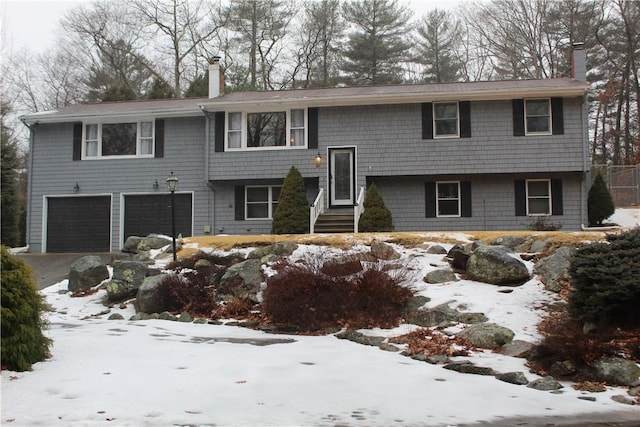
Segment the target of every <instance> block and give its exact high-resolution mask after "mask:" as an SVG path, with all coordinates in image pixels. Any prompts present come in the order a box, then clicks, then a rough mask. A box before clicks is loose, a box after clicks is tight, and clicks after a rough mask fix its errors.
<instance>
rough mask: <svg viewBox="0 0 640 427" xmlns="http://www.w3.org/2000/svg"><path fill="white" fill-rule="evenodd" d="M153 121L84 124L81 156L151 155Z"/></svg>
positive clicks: (152, 150)
mask: <svg viewBox="0 0 640 427" xmlns="http://www.w3.org/2000/svg"><path fill="white" fill-rule="evenodd" d="M153 155H154V122H152V121H148V122H130V123H90V124H85V126H84V144H83V158H103V157H152V156H153Z"/></svg>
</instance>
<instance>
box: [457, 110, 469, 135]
mask: <svg viewBox="0 0 640 427" xmlns="http://www.w3.org/2000/svg"><path fill="white" fill-rule="evenodd" d="M458 105H459V108H460V138H471V102H469V101H461V102H460V103H459V104H458Z"/></svg>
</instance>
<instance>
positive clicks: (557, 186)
mask: <svg viewBox="0 0 640 427" xmlns="http://www.w3.org/2000/svg"><path fill="white" fill-rule="evenodd" d="M551 214H552V215H562V214H563V209H562V180H561V179H552V180H551Z"/></svg>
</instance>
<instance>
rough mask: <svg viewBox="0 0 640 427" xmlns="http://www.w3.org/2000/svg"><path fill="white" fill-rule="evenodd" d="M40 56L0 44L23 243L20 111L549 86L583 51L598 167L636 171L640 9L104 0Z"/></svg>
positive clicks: (5, 178) (10, 228) (15, 227)
mask: <svg viewBox="0 0 640 427" xmlns="http://www.w3.org/2000/svg"><path fill="white" fill-rule="evenodd" d="M55 37H56V43H55V45H54V46H53V47H52V48H51V49H49V50H47V51H45V52H41V53H36V52H32V51H30V50H29V49H20V50H18V51H13V50H11V49H9V48H7V46H5V45H4V44H3V46H2V51H1V52H0V54H1V56H2V63H1V64H0V67H1V68H0V70H1V72H0V76H1V81H0V90H1V92H0V97H1V105H2V112H1V113H2V114H1V117H2V129H1V136H2V165H1V172H2V205H1V206H2V234H1V236H2V243H3V244H8V245H10V246H18V245H21V244H24V231H23V230H24V224H23V221H24V217H25V212H24V199H25V196H26V191H25V189H26V179H27V176H28V174H27V170H26V165H27V164H28V162H27V158H28V144H27V142H26V140H27V132H26V129H25V128H24V126H22V125H21V124H20V123H19V122H18V121H17V117H18V116H19V115H21V114H25V113H32V112H37V111H45V110H51V109H57V108H61V107H63V106H65V105H70V104H77V103H84V102H107V101H123V100H134V99H160V98H182V97H196V96H207V88H208V85H207V81H208V75H207V68H208V62H209V60H210V59H211V58H213V57H214V56H219V57H221V64H222V66H223V68H224V70H225V80H226V91H227V92H230V91H246V90H287V89H299V88H318V87H335V86H356V85H385V84H411V83H441V82H471V81H481V80H505V79H545V78H554V77H568V76H571V51H572V46H573V45H574V44H575V43H583V48H584V49H586V51H587V69H588V76H587V78H588V82H589V83H590V86H591V88H590V91H589V97H588V101H589V103H588V105H589V123H590V125H589V127H590V132H589V152H590V157H591V162H592V164H607V165H634V164H638V163H640V78H639V69H638V68H639V65H640V64H639V62H640V59H639V58H640V2H638V1H631V0H556V1H551V0H490V1H475V2H472V1H469V2H466V1H463V2H460V3H459V5H458V6H457V7H455V8H453V9H442V8H434V9H432V10H429V11H428V12H426V13H425V14H423V15H421V16H417V15H416V14H415V13H414V11H413V10H412V9H411V8H410V6H409V4H408V3H403V2H401V1H398V0H350V1H347V0H345V1H341V0H255V1H254V0H224V1H223V0H210V1H206V0H131V1H119V0H102V1H91V2H86V3H82V4H79V5H78V6H77V7H74V8H71V9H69V10H68V11H67V12H65V13H64V16H63V17H62V19H60V20H59V22H58V24H57V29H56V35H55Z"/></svg>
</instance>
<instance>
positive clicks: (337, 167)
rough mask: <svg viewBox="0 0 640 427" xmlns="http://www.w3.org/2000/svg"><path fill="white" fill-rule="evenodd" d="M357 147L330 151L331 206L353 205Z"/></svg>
mask: <svg viewBox="0 0 640 427" xmlns="http://www.w3.org/2000/svg"><path fill="white" fill-rule="evenodd" d="M354 166H355V148H335V149H330V152H329V181H330V192H331V206H353V204H354V188H355V167H354Z"/></svg>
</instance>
